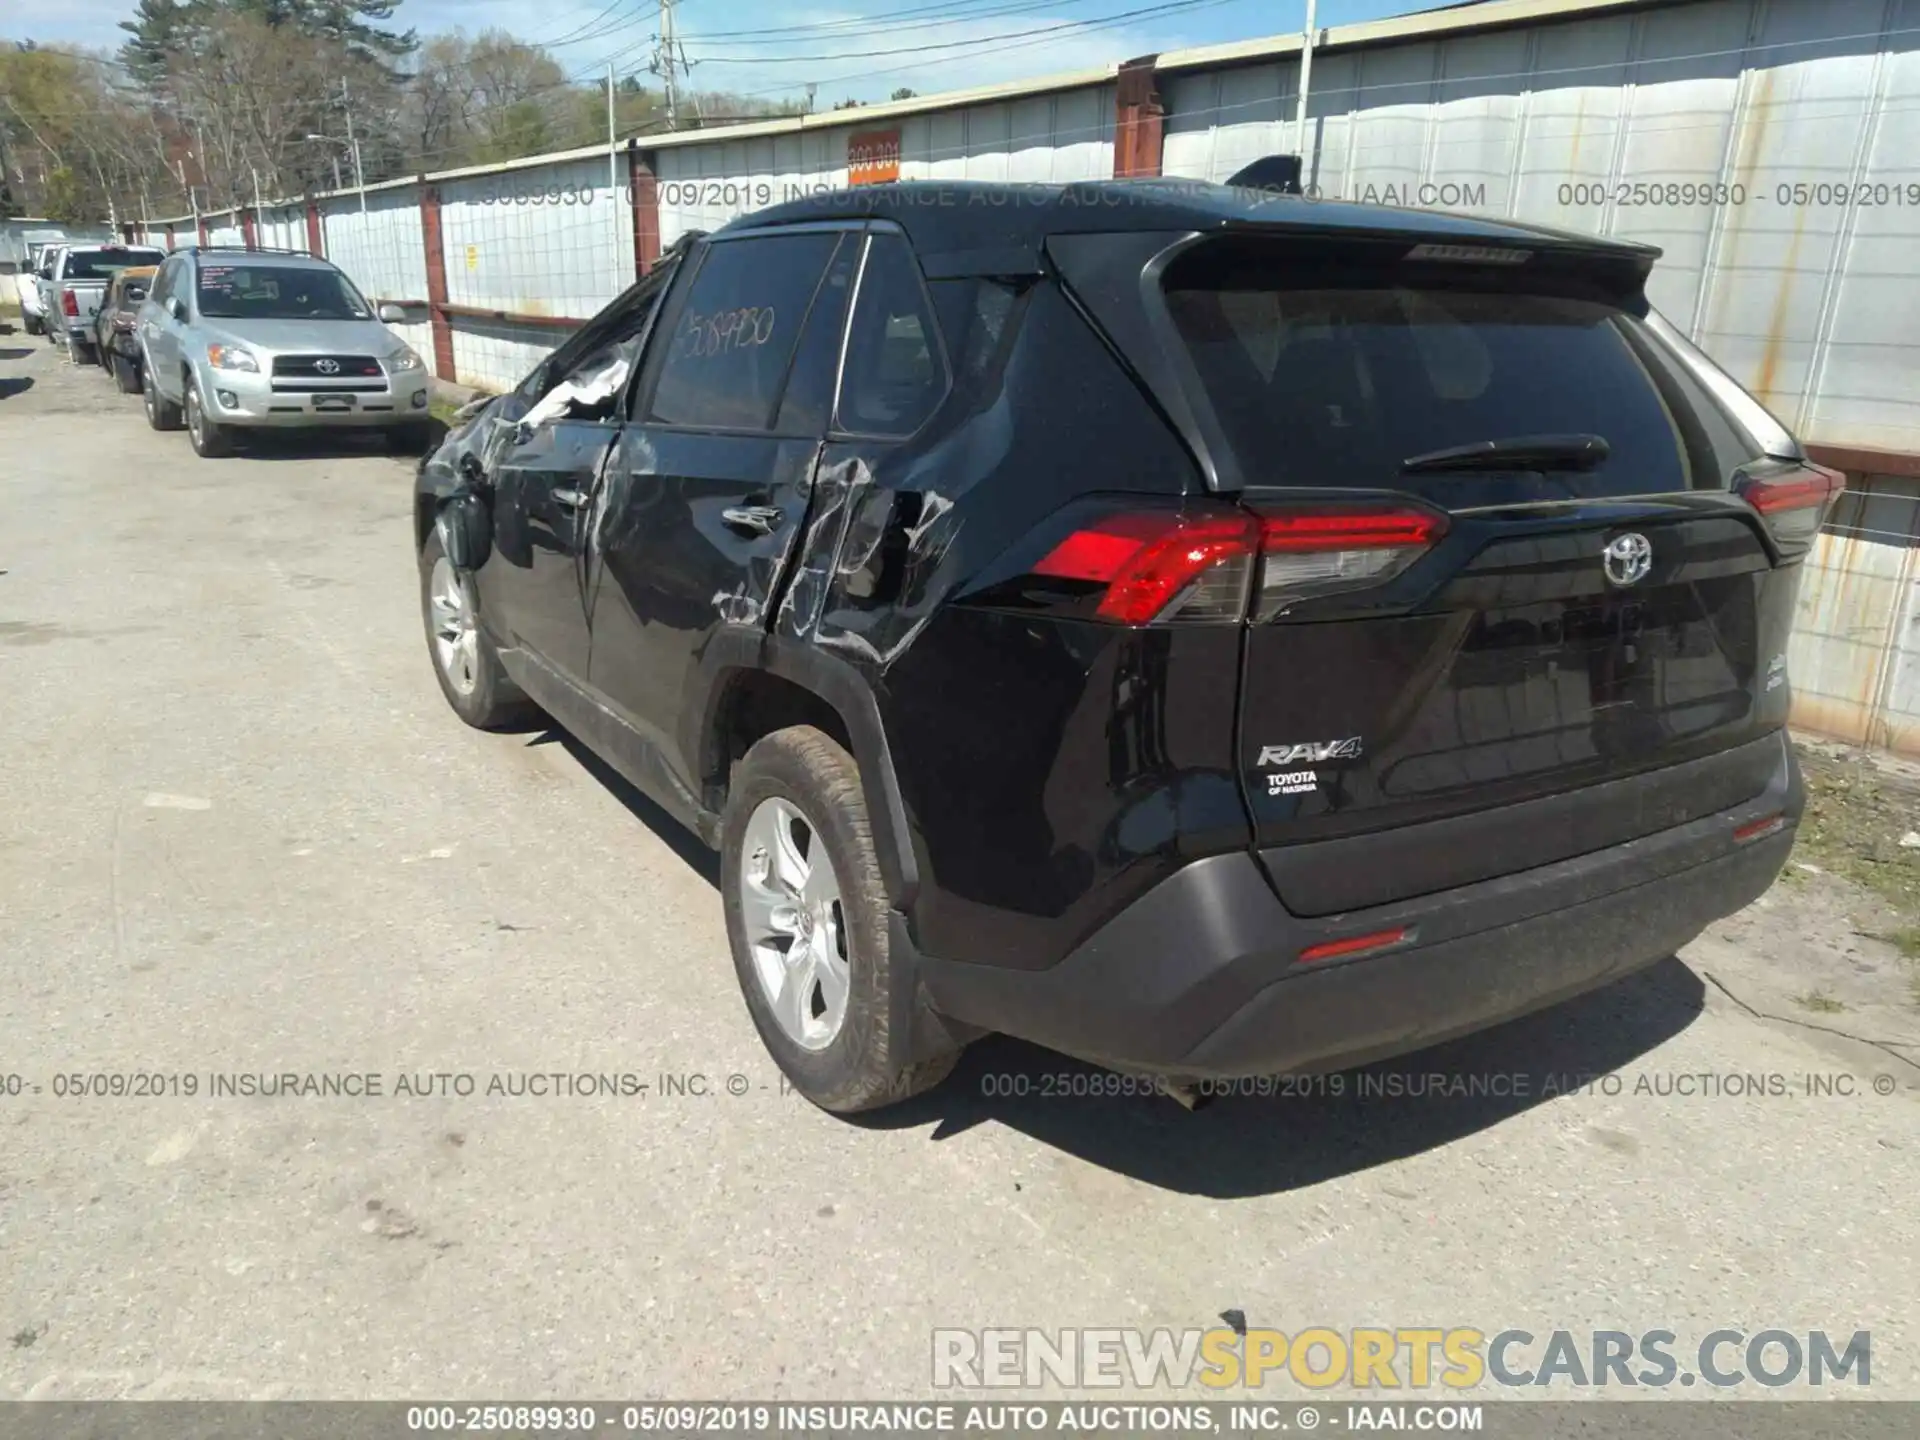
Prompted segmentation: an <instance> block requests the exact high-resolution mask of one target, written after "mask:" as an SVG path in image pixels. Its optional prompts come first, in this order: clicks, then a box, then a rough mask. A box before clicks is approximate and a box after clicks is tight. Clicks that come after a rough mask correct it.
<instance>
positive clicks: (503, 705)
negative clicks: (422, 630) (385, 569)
mask: <svg viewBox="0 0 1920 1440" xmlns="http://www.w3.org/2000/svg"><path fill="white" fill-rule="evenodd" d="M420 618H421V620H422V621H423V622H424V623H425V625H426V630H427V653H428V655H429V656H430V657H431V658H432V660H433V678H434V679H436V680H438V681H439V682H440V693H441V694H443V695H445V696H446V697H447V704H449V705H451V706H452V707H453V713H454V714H456V715H458V716H459V717H460V718H461V719H462V720H464V721H466V722H467V724H469V725H471V726H473V728H474V729H476V730H510V729H514V728H516V727H518V726H521V725H524V724H526V723H528V722H529V721H531V720H533V719H534V718H535V717H537V716H538V715H539V713H540V712H539V710H538V709H537V708H536V707H535V706H534V703H533V702H532V701H531V700H529V699H528V698H527V696H526V692H525V691H523V690H522V689H521V688H520V687H519V686H518V685H516V684H514V683H513V680H512V678H511V677H510V676H509V675H508V674H507V671H506V667H505V666H503V665H502V664H501V663H500V652H499V651H498V650H496V649H495V648H494V644H493V641H491V640H489V639H488V638H487V632H486V630H485V629H484V628H482V626H481V624H480V609H479V603H478V600H477V599H476V597H475V595H474V588H473V577H472V576H471V575H464V574H462V573H461V572H460V571H458V570H456V569H455V568H454V565H453V562H452V561H451V560H449V559H447V552H446V550H445V548H444V547H443V546H442V545H441V543H440V530H439V527H438V526H436V527H435V528H434V529H433V530H432V531H431V532H430V533H429V534H428V536H427V543H426V544H425V545H423V546H421V547H420Z"/></svg>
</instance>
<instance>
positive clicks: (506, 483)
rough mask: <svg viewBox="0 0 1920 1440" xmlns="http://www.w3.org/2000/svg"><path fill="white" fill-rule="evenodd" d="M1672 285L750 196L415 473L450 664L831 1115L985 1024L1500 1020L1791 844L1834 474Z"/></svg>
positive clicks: (881, 203)
mask: <svg viewBox="0 0 1920 1440" xmlns="http://www.w3.org/2000/svg"><path fill="white" fill-rule="evenodd" d="M1658 253H1659V252H1658V251H1656V250H1654V249H1652V248H1650V247H1646V246H1641V245H1634V244H1626V243H1621V242H1616V241H1608V240H1600V239H1594V238H1591V237H1586V236H1580V235H1574V234H1571V233H1564V232H1559V231H1553V230H1548V229H1544V228H1539V227H1534V226H1530V225H1523V224H1518V223H1510V222H1502V221H1493V220H1479V219H1473V218H1468V217H1465V216H1459V215H1443V214H1437V213H1426V212H1420V211H1409V210H1395V209H1387V208H1380V207H1373V206H1363V205H1352V204H1337V203H1310V202H1308V201H1305V200H1302V199H1298V198H1292V197H1274V196H1270V195H1266V194H1262V193H1260V192H1259V191H1257V190H1252V189H1248V188H1245V187H1231V186H1225V187H1223V186H1206V185H1193V184H1188V183H1184V182H1183V183H1178V184H1176V183H1171V182H1158V181H1122V182H1108V181H1097V182H1086V183H1079V184H1071V185H1066V186H1055V187H1039V186H1011V187H1010V186H1004V185H987V184H974V185H941V186H939V187H937V188H936V187H931V186H913V185H903V186H873V187H864V188H862V189H860V190H858V191H855V192H851V193H845V194H836V195H828V196H822V197H813V198H809V199H805V200H798V201H795V202H793V203H790V204H784V205H781V206H778V207H776V208H773V209H770V210H767V211H763V212H761V213H759V214H757V215H754V216H750V217H748V218H746V219H743V220H740V221H737V222H735V223H734V224H732V225H729V226H728V227H727V228H726V229H724V230H722V231H720V232H719V233H717V234H715V235H712V236H710V237H705V238H702V239H698V240H696V241H695V242H693V243H692V244H691V245H690V246H689V247H688V248H687V250H686V251H685V253H684V254H682V255H678V256H676V257H674V259H673V260H672V262H671V263H669V264H668V265H665V266H663V267H661V268H660V270H659V271H657V272H656V273H655V274H653V275H650V276H649V277H648V279H647V280H646V281H645V282H644V283H642V284H641V285H639V286H638V287H636V288H635V289H634V290H632V291H630V292H628V294H626V295H624V296H622V297H621V298H620V299H619V300H618V301H616V302H615V304H614V305H613V306H612V307H610V308H609V309H608V310H607V311H605V312H603V313H602V314H601V315H600V316H598V317H596V319H595V320H594V321H593V322H592V323H591V324H590V325H588V326H587V327H586V328H585V329H584V330H582V331H581V332H580V333H579V334H578V335H577V336H576V337H575V338H574V339H572V340H571V341H570V342H569V343H568V344H567V345H565V346H563V347H562V348H561V349H560V350H559V351H558V352H557V353H556V354H555V355H554V356H553V357H552V358H551V359H549V360H548V361H547V362H546V363H545V364H543V365H541V366H540V367H539V368H538V369H536V370H535V371H534V373H533V374H532V375H530V376H529V377H528V378H527V380H526V382H525V383H524V384H522V385H521V386H520V387H519V388H518V389H517V390H515V391H514V392H513V393H511V394H509V395H506V396H503V397H500V398H499V399H497V400H493V401H490V402H486V403H484V404H482V405H480V406H478V407H476V409H475V411H474V412H473V413H472V414H470V415H469V416H468V417H467V418H466V419H465V421H464V423H463V424H461V425H460V426H459V427H458V428H457V429H456V430H455V431H453V432H452V433H451V434H450V435H449V437H448V439H447V441H446V443H445V444H444V445H443V446H442V447H441V448H440V449H439V450H438V451H437V452H436V454H435V455H434V456H433V457H431V459H430V460H429V461H428V462H427V463H425V464H424V465H423V466H422V468H421V471H420V476H419V481H418V485H417V493H416V500H417V505H416V516H415V540H416V542H417V546H418V552H419V572H420V584H421V607H422V614H423V618H424V621H425V626H426V631H427V639H428V649H429V652H430V655H431V657H432V660H433V663H434V668H435V672H436V674H437V676H438V678H439V682H440V685H441V688H442V690H443V691H444V693H445V695H446V698H447V700H448V702H449V703H450V704H451V706H452V707H453V709H454V711H455V712H456V713H457V714H458V715H459V716H460V717H461V718H462V719H463V720H465V721H466V722H467V723H469V724H472V725H476V726H481V727H499V726H505V725H509V724H515V723H522V722H524V720H525V717H526V716H527V715H528V713H529V706H530V705H533V706H538V707H539V709H540V710H543V711H544V712H545V713H546V715H548V716H550V717H551V718H552V720H553V721H555V722H557V723H558V724H559V725H561V726H564V727H565V728H566V729H568V730H570V731H571V732H572V733H573V734H575V735H576V736H578V737H579V738H580V739H581V740H582V741H583V742H584V743H585V744H586V745H588V746H589V747H591V748H592V749H593V750H594V751H596V752H597V753H598V754H600V755H601V756H602V757H604V758H605V759H606V760H607V761H608V762H609V763H610V764H611V765H612V766H613V767H614V768H615V769H617V770H618V771H619V772H620V773H622V774H623V775H625V776H626V777H627V778H628V779H630V780H631V781H632V782H633V783H634V784H635V785H637V786H638V787H639V788H640V789H641V790H643V791H644V792H645V793H647V794H648V795H650V796H651V797H652V798H653V799H655V800H656V801H658V802H659V803H660V805H661V806H663V807H664V808H665V809H666V810H667V811H668V812H669V813H670V814H672V815H673V816H674V817H675V818H676V819H678V820H680V821H681V822H683V823H685V824H686V825H688V826H689V827H691V828H692V829H693V830H694V832H695V833H697V834H698V835H699V836H700V837H701V838H702V839H703V840H704V841H706V842H707V843H708V844H710V845H714V846H717V847H718V849H719V851H720V874H721V900H722V904H723V906H724V909H725V914H726V924H727V935H728V941H729V944H730V947H731V950H732V956H733V963H734V967H735V970H736V972H737V974H738V978H739V982H740V985H741V988H742V991H743V993H744V995H745V997H746V1003H747V1008H748V1010H749V1012H750V1013H751V1015H752V1018H753V1022H754V1024H755V1025H756V1027H757V1028H758V1030H759V1032H760V1034H761V1036H762V1037H763V1039H764V1040H765V1042H766V1045H767V1048H768V1049H769V1050H770V1051H771V1053H772V1055H773V1057H774V1058H775V1060H776V1061H777V1062H778V1063H779V1065H780V1066H781V1068H782V1069H783V1070H784V1071H785V1072H786V1074H787V1075H788V1076H789V1077H790V1078H791V1079H792V1081H793V1083H794V1084H795V1086H796V1087H797V1088H798V1089H800V1090H801V1091H802V1092H803V1093H804V1094H806V1095H807V1096H809V1097H810V1098H811V1099H813V1100H814V1101H815V1102H816V1103H817V1104H819V1105H821V1106H824V1107H826V1108H828V1109H831V1110H840V1111H850V1110H859V1109H863V1108H867V1107H872V1106H876V1105H882V1104H886V1103H888V1102H891V1101H894V1100H898V1099H901V1098H903V1097H904V1096H906V1095H908V1094H911V1093H913V1092H915V1091H917V1090H920V1089H923V1088H925V1087H926V1086H928V1085H930V1084H933V1083H935V1082H937V1081H938V1080H939V1078H940V1077H941V1076H943V1075H944V1074H945V1073H946V1072H947V1071H948V1069H949V1068H950V1067H951V1066H952V1064H953V1062H954V1059H955V1057H956V1056H957V1054H958V1053H959V1051H960V1048H961V1047H962V1046H963V1045H964V1044H965V1043H966V1042H967V1041H968V1040H969V1039H971V1038H972V1037H975V1036H978V1035H980V1034H982V1033H984V1032H988V1031H1004V1032H1008V1033H1011V1034H1014V1035H1018V1036H1022V1037H1025V1038H1026V1039H1028V1040H1031V1041H1035V1042H1038V1043H1040V1044H1042V1045H1045V1046H1049V1047H1052V1048H1054V1049H1056V1050H1060V1051H1064V1052H1068V1053H1070V1054H1073V1055H1077V1056H1080V1057H1083V1058H1085V1059H1088V1060H1091V1061H1094V1062H1097V1063H1100V1064H1103V1065H1107V1066H1111V1067H1113V1068H1114V1069H1117V1070H1120V1071H1123V1072H1127V1073H1130V1074H1134V1075H1141V1076H1150V1077H1156V1081H1157V1082H1164V1083H1165V1084H1167V1085H1169V1086H1170V1087H1172V1088H1173V1089H1174V1090H1175V1092H1176V1093H1179V1094H1184V1095H1188V1096H1190V1095H1191V1094H1192V1093H1193V1088H1194V1086H1195V1085H1196V1083H1197V1082H1199V1081H1201V1080H1206V1079H1214V1078H1220V1077H1241V1076H1248V1075H1271V1074H1276V1073H1283V1072H1299V1071H1318V1070H1330V1069H1339V1068H1344V1067H1347V1066H1351V1065H1355V1064H1359V1063H1363V1062H1367V1061H1370V1060H1374V1059H1377V1058H1380V1057H1384V1056H1388V1055H1392V1054H1396V1053H1400V1052H1404V1051H1407V1050H1411V1049H1416V1048H1419V1047H1422V1046H1425V1045H1428V1044H1430V1043H1433V1042H1435V1041H1438V1040H1440V1039H1442V1038H1445V1037H1448V1036H1452V1035H1456V1034H1460V1033H1463V1032H1465V1031H1469V1030H1473V1029H1477V1028H1480V1027H1483V1026H1487V1025H1490V1024H1492V1023H1494V1022H1496V1021H1499V1020H1503V1019H1506V1018H1508V1017H1511V1016H1514V1015H1518V1014H1521V1013H1523V1012H1526V1011H1529V1010H1533V1009H1536V1008H1538V1007H1541V1006H1545V1005H1548V1004H1550V1003H1552V1002H1555V1001H1558V1000H1560V999H1562V998H1565V997H1567V996H1571V995H1574V994H1577V993H1579V992H1581V991H1584V990H1587V989H1589V988H1592V987H1594V986H1598V985H1600V984H1602V983H1605V982H1607V981H1610V980H1612V979H1614V978H1616V977H1618V976H1621V975H1624V974H1626V973H1628V972H1629V971H1632V970H1634V969H1636V968H1638V967H1642V966H1645V965H1647V964H1649V963H1650V962H1653V961H1655V960H1658V959H1660V958H1662V957H1664V956H1667V955H1670V954H1672V953H1673V951H1674V950H1675V949H1676V948H1677V947H1679V946H1682V945H1684V944H1686V943H1687V942H1688V941H1689V940H1691V939H1692V938H1693V937H1694V936H1695V935H1697V934H1698V933H1699V932H1700V931H1701V929H1702V928H1703V927H1705V926H1706V925H1708V924H1710V923H1711V922H1713V921H1714V920H1717V919H1719V918H1720V917H1722V916H1725V915H1727V914H1728V913H1730V912H1732V911H1734V910H1737V909H1739V908H1740V907H1742V906H1744V905H1746V904H1748V903H1749V902H1750V901H1752V900H1753V899H1755V898H1756V897H1757V896H1759V895H1760V894H1761V893H1762V892H1763V891H1764V890H1766V888H1767V887H1768V886H1769V885H1770V884H1771V883H1772V881H1773V880H1774V878H1775V876H1776V875H1777V874H1778V872H1779V871H1780V869H1781V867H1782V865H1783V863H1784V862H1785V859H1786V856H1787V853H1788V850H1789V848H1790V847H1791V845H1792V844H1793V838H1794V833H1795V828H1796V824H1797V821H1798V819H1799V816H1800V814H1801V809H1802V803H1803V797H1802V788H1801V782H1800V778H1799V775H1798V773H1797V771H1796V768H1795V763H1794V759H1793V755H1792V752H1791V750H1790V748H1789V746H1788V744H1787V735H1786V730H1785V723H1786V718H1787V696H1788V691H1787V686H1786V683H1785V680H1786V675H1785V666H1786V650H1787V635H1788V629H1789V626H1790V624H1791V622H1792V617H1793V610H1794V590H1795V587H1796V585H1797V583H1798V575H1799V570H1800V563H1801V560H1802V559H1803V557H1804V556H1805V555H1806V553H1807V551H1808V549H1809V547H1810V546H1811V545H1812V543H1813V541H1814V538H1815V536H1816V534H1817V532H1818V530H1819V527H1820V524H1821V522H1822V518H1823V516H1824V514H1825V513H1826V510H1827V507H1828V505H1829V503H1830V502H1831V501H1832V499H1833V498H1834V496H1835V495H1836V493H1837V491H1838V488H1839V485H1840V479H1839V477H1838V476H1837V475H1835V474H1834V473H1832V472H1830V471H1827V470H1823V469H1821V468H1819V467H1817V466H1815V465H1812V464H1810V463H1808V461H1807V459H1806V457H1805V456H1804V454H1803V453H1802V451H1801V449H1800V447H1799V445H1798V444H1797V443H1796V442H1795V440H1794V439H1793V437H1792V436H1791V435H1789V434H1788V433H1787V432H1786V431H1785V430H1784V429H1783V428H1782V427H1781V426H1780V425H1779V423H1778V422H1777V421H1775V420H1774V419H1773V418H1772V417H1771V416H1770V415H1769V414H1768V413H1767V412H1766V411H1765V410H1764V409H1763V408H1762V407H1761V406H1760V405H1759V404H1758V403H1757V402H1755V401H1754V400H1753V399H1752V398H1751V397H1750V396H1748V395H1747V394H1745V393H1744V392H1743V391H1742V390H1741V389H1740V388H1739V386H1738V385H1736V384H1735V383H1734V382H1733V381H1732V380H1730V379H1729V378H1728V377H1727V375H1726V374H1725V373H1724V372H1722V371H1721V370H1720V369H1718V368H1717V367H1716V366H1715V365H1714V364H1713V363H1712V362H1711V361H1710V360H1709V359H1708V358H1707V357H1706V356H1704V355H1703V354H1701V353H1700V352H1699V351H1698V350H1697V349H1695V348H1694V347H1693V346H1692V345H1691V344H1690V343H1688V342H1687V341H1686V339H1685V338H1684V337H1682V336H1681V335H1680V334H1679V333H1678V332H1676V331H1675V330H1674V329H1673V328H1672V327H1671V326H1670V325H1668V324H1667V323H1666V322H1665V321H1664V320H1662V319H1661V318H1660V317H1659V316H1658V315H1657V314H1656V313H1655V312H1653V311H1652V310H1651V309H1650V307H1649V305H1648V302H1647V298H1646V282H1647V278H1648V275H1649V273H1650V271H1651V269H1652V267H1653V265H1654V263H1655V260H1656V258H1657V256H1658ZM623 345H626V346H632V347H635V348H636V350H637V358H636V363H634V364H633V365H632V366H631V367H630V368H631V369H632V371H633V378H632V379H631V380H630V381H629V382H627V383H625V384H623V385H621V386H619V387H618V388H617V389H616V390H615V392H614V393H613V394H612V395H610V396H606V397H603V398H599V399H596V398H593V397H594V396H595V395H596V394H597V390H596V387H595V386H594V385H592V384H591V383H589V384H587V385H585V386H584V389H585V390H586V391H587V394H588V398H587V399H586V400H585V401H584V403H580V402H575V403H571V404H569V405H568V407H567V408H566V410H565V411H564V413H562V414H560V415H559V416H557V417H555V418H552V419H550V420H548V421H547V422H546V423H543V424H540V425H534V426H527V425H524V424H522V423H521V419H522V417H524V416H525V415H526V413H527V412H528V411H529V410H530V409H531V408H532V407H533V406H534V405H535V404H537V403H538V402H539V401H540V399H541V398H542V396H543V395H545V394H547V393H549V392H551V391H552V390H553V389H554V388H555V387H557V386H562V385H567V384H571V383H573V382H574V379H575V377H576V376H583V375H590V374H603V373H604V372H605V370H606V367H607V362H608V357H609V353H610V352H617V351H618V350H619V348H620V347H621V346H623Z"/></svg>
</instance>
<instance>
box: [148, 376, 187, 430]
mask: <svg viewBox="0 0 1920 1440" xmlns="http://www.w3.org/2000/svg"><path fill="white" fill-rule="evenodd" d="M140 369H141V372H142V374H143V375H145V376H146V383H145V384H144V385H143V387H142V389H143V391H144V393H145V396H146V399H145V404H146V411H147V424H148V425H149V426H151V427H152V428H153V429H155V430H178V429H179V428H180V407H179V406H178V405H176V404H174V403H173V401H171V400H169V399H167V397H166V396H164V395H162V394H161V393H160V382H159V380H158V379H157V378H154V377H153V376H151V375H150V374H148V373H147V367H146V366H145V365H142V366H141V367H140Z"/></svg>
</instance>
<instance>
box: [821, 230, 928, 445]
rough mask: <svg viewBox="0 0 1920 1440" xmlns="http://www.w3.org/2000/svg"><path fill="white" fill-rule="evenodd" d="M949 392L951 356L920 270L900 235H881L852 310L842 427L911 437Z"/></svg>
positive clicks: (869, 255)
mask: <svg viewBox="0 0 1920 1440" xmlns="http://www.w3.org/2000/svg"><path fill="white" fill-rule="evenodd" d="M946 393H947V362H946V357H945V355H944V354H943V353H942V351H941V348H940V331H939V327H938V326H937V325H935V324H934V319H933V310H932V307H931V306H930V305H929V304H928V302H927V291H926V286H924V285H923V284H921V282H920V267H919V266H918V265H917V264H915V263H914V259H913V252H912V251H911V250H910V249H908V247H907V242H906V241H905V240H903V239H902V238H901V237H900V236H898V235H876V236H874V237H873V238H872V240H871V241H870V242H869V247H868V250H867V263H866V267H865V269H863V270H862V271H861V274H860V293H859V295H858V296H857V297H855V299H854V303H853V325H852V328H851V329H850V331H849V332H848V335H847V364H846V369H845V372H844V373H843V374H842V376H841V380H840V412H839V428H840V429H842V430H847V431H851V432H853V433H855V434H861V435H911V434H912V433H913V432H914V431H915V430H918V429H919V428H920V427H921V426H922V425H923V424H925V423H926V419H927V417H928V416H929V415H931V414H933V412H934V409H935V407H937V406H938V405H939V404H940V402H941V401H942V400H943V399H945V398H946Z"/></svg>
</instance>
